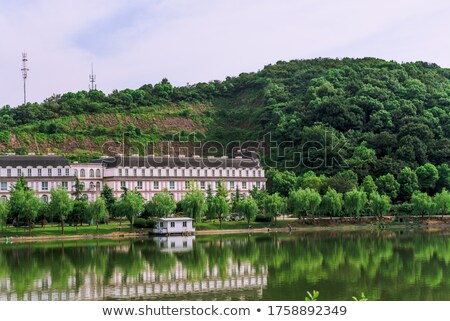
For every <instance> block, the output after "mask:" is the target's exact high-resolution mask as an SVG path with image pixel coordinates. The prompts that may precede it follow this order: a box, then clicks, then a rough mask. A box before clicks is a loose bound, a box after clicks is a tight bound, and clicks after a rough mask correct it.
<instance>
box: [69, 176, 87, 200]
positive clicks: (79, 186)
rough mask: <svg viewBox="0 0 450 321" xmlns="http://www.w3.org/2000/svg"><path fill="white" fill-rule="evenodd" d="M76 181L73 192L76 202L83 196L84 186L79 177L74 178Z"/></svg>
mask: <svg viewBox="0 0 450 321" xmlns="http://www.w3.org/2000/svg"><path fill="white" fill-rule="evenodd" d="M74 179H75V184H74V191H73V192H72V195H73V196H74V197H75V199H76V200H79V199H81V198H82V196H83V191H84V185H83V183H81V182H80V180H79V179H78V176H77V175H75V176H74Z"/></svg>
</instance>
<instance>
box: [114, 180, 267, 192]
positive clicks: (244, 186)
mask: <svg viewBox="0 0 450 321" xmlns="http://www.w3.org/2000/svg"><path fill="white" fill-rule="evenodd" d="M207 183H208V184H207ZM222 184H223V182H221V181H217V182H214V185H213V184H211V183H210V182H205V181H200V182H197V183H196V182H193V181H185V182H184V189H186V190H190V189H192V188H194V187H200V189H202V190H204V189H206V188H207V187H208V188H215V189H218V188H219V186H221V185H222ZM160 185H161V184H160V182H159V181H154V182H153V185H152V186H153V189H155V190H158V189H160ZM226 185H228V186H226ZM254 186H255V187H256V188H258V189H260V188H261V182H255V185H254ZM179 187H180V186H179ZM120 188H121V189H124V188H127V182H126V181H121V182H120ZM135 188H136V189H138V190H142V189H143V182H142V181H138V182H136V185H135ZM168 188H169V189H175V181H169V186H168ZM225 188H229V189H235V188H242V189H247V188H248V184H247V182H241V184H240V186H239V184H238V183H237V182H233V181H231V182H228V184H227V183H225Z"/></svg>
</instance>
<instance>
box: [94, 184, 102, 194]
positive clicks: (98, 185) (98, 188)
mask: <svg viewBox="0 0 450 321" xmlns="http://www.w3.org/2000/svg"><path fill="white" fill-rule="evenodd" d="M95 189H96V190H97V192H99V191H100V189H101V187H100V182H97V183H96V184H95Z"/></svg>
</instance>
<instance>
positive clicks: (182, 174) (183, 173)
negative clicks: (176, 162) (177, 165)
mask: <svg viewBox="0 0 450 321" xmlns="http://www.w3.org/2000/svg"><path fill="white" fill-rule="evenodd" d="M181 176H183V177H184V176H185V171H184V169H182V170H181Z"/></svg>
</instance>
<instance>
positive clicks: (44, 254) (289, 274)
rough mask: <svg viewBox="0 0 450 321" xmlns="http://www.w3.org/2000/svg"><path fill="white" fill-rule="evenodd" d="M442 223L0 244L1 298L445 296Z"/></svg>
mask: <svg viewBox="0 0 450 321" xmlns="http://www.w3.org/2000/svg"><path fill="white" fill-rule="evenodd" d="M449 267H450V239H449V238H448V233H446V232H440V233H422V232H407V233H400V232H389V231H384V232H380V233H373V232H370V233H342V232H339V233H329V232H321V233H302V234H296V233H294V234H292V235H290V236H288V235H286V234H261V235H251V236H250V235H240V236H237V235H229V236H204V237H197V238H196V239H195V238H194V237H162V238H160V237H156V238H154V239H149V240H121V241H105V240H103V241H78V242H75V241H73V242H59V243H42V244H12V245H2V246H0V300H121V299H124V300H128V299H133V300H140V299H142V300H144V299H153V300H155V299H156V300H197V299H198V300H202V299H205V300H302V299H303V298H304V294H305V292H306V291H307V290H312V289H316V290H319V291H320V292H321V296H320V298H321V299H322V300H349V299H351V297H352V296H354V295H356V296H357V295H359V294H360V293H361V292H362V291H364V292H365V293H366V295H367V296H368V297H369V298H370V299H371V300H379V299H381V300H450V269H449Z"/></svg>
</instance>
